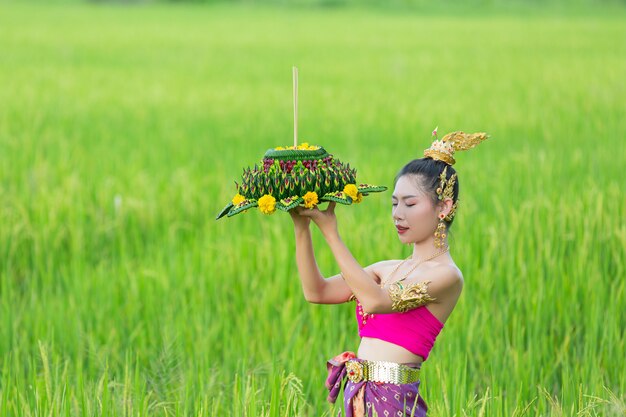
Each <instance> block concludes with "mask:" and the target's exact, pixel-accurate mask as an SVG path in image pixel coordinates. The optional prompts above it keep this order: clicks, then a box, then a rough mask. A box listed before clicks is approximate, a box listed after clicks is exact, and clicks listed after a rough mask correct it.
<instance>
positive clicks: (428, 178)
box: [393, 158, 459, 228]
mask: <svg viewBox="0 0 626 417" xmlns="http://www.w3.org/2000/svg"><path fill="white" fill-rule="evenodd" d="M446 166H447V167H448V170H447V171H446V180H448V179H450V177H451V176H452V175H453V174H455V173H456V171H455V169H454V168H453V167H452V165H448V164H447V163H445V162H443V161H438V160H434V159H432V158H420V159H414V160H412V161H411V162H409V163H408V164H406V165H405V166H404V167H402V169H401V170H400V172H398V175H396V178H395V180H394V182H393V184H394V186H395V185H396V183H397V182H398V180H399V179H400V177H403V176H405V175H412V176H413V177H414V178H415V179H416V180H417V181H415V185H416V186H417V187H418V189H420V190H421V191H422V192H424V193H425V194H426V195H428V196H430V198H431V199H432V202H433V206H436V205H437V203H438V202H439V198H438V195H437V187H439V184H440V183H439V176H440V175H441V173H442V172H443V169H444V168H445V167H446ZM452 194H453V196H452V200H453V201H452V203H455V202H456V201H457V199H458V198H459V177H458V175H457V178H456V181H455V182H454V187H452ZM455 218H456V216H454V217H453V218H452V220H450V221H449V222H448V221H447V220H446V221H445V222H446V224H447V226H448V228H449V227H450V226H451V225H452V222H454V219H455Z"/></svg>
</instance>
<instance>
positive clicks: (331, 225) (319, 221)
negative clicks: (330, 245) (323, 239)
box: [293, 201, 337, 236]
mask: <svg viewBox="0 0 626 417" xmlns="http://www.w3.org/2000/svg"><path fill="white" fill-rule="evenodd" d="M336 205H337V203H335V202H334V201H331V202H330V203H328V207H327V208H326V210H320V209H319V208H318V207H314V208H312V209H308V208H304V207H302V206H298V207H295V208H294V209H293V210H296V212H297V213H298V214H299V215H300V216H304V217H309V218H311V220H313V223H315V224H316V225H317V227H318V228H319V229H320V231H321V232H322V234H323V235H324V236H327V235H329V234H331V233H335V232H336V231H337V217H336V216H335V206H336Z"/></svg>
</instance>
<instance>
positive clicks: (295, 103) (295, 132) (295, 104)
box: [293, 67, 298, 149]
mask: <svg viewBox="0 0 626 417" xmlns="http://www.w3.org/2000/svg"><path fill="white" fill-rule="evenodd" d="M293 147H294V149H296V148H297V147H298V68H297V67H293Z"/></svg>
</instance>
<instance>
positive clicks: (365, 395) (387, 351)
mask: <svg viewBox="0 0 626 417" xmlns="http://www.w3.org/2000/svg"><path fill="white" fill-rule="evenodd" d="M433 135H435V136H436V129H435V131H434V132H433ZM486 138H487V136H486V135H485V134H484V133H477V134H473V135H467V134H464V133H463V132H454V133H451V134H448V135H446V136H445V137H444V138H443V139H442V140H435V141H434V142H433V143H432V145H431V147H430V148H428V149H426V150H425V151H424V158H421V159H416V160H413V161H411V162H409V163H408V164H406V165H405V166H404V167H403V168H402V169H401V170H400V172H399V173H398V175H397V176H396V179H395V184H394V191H393V195H392V197H391V199H392V207H393V208H392V218H393V222H394V225H395V227H396V229H397V233H398V238H399V240H400V241H401V242H402V243H405V244H411V245H413V252H412V254H411V255H410V256H409V257H408V258H406V259H404V260H385V261H381V262H377V263H375V264H372V265H369V266H367V267H365V268H363V267H362V266H361V265H360V264H359V263H358V262H357V260H356V259H354V257H353V256H352V254H351V253H350V251H349V250H348V248H347V247H346V246H345V245H344V243H343V242H342V240H341V237H340V236H339V233H338V230H337V219H336V217H335V213H334V210H335V203H332V202H331V203H330V204H329V205H328V207H327V209H326V210H323V211H322V210H319V209H318V208H314V209H306V208H303V207H297V208H295V209H293V210H291V211H290V214H291V217H292V219H293V222H294V227H295V234H296V261H297V265H298V271H299V274H300V279H301V282H302V290H303V292H304V296H305V298H306V300H307V301H309V302H311V303H316V304H339V303H344V302H347V301H350V300H356V316H357V323H358V327H359V335H360V336H361V344H360V346H359V349H358V352H357V355H355V354H354V353H352V352H344V353H343V354H341V355H338V356H336V357H335V358H333V359H331V360H329V361H328V364H327V367H328V371H329V377H328V380H327V381H326V386H327V388H328V389H329V390H330V395H329V398H328V399H329V401H331V402H334V401H335V399H336V397H337V395H338V392H339V390H340V389H341V385H342V381H343V380H344V377H347V381H346V383H345V387H344V408H345V411H346V416H347V417H350V416H355V417H356V416H365V415H367V416H372V415H379V416H425V415H426V411H427V409H428V408H427V406H426V403H425V402H424V400H423V398H422V397H421V395H420V394H419V390H418V388H419V383H420V380H419V371H420V368H421V365H422V362H424V361H425V360H426V358H427V357H428V353H429V352H430V350H431V349H432V346H433V344H434V342H435V339H436V337H437V335H438V334H439V332H440V331H441V329H442V328H443V326H444V323H445V322H446V320H447V319H448V317H449V316H450V314H451V313H452V310H453V309H454V307H455V305H456V303H457V301H458V299H459V296H460V295H461V291H462V289H463V275H462V273H461V271H460V270H459V268H458V267H457V266H456V265H455V263H454V260H453V259H452V256H451V255H450V253H449V249H448V243H447V238H446V237H447V234H448V233H447V231H448V229H449V228H450V226H451V225H452V222H453V219H454V215H455V214H456V209H457V206H458V201H459V200H458V194H459V184H458V181H457V174H456V171H455V170H454V168H452V165H453V164H454V162H455V160H454V156H453V155H454V152H455V151H456V150H466V149H471V148H473V147H474V146H476V145H477V144H478V143H480V142H481V141H483V140H485V139H486ZM311 221H313V222H314V223H315V224H316V225H317V227H318V228H319V229H320V231H321V232H322V234H323V236H324V238H325V240H326V242H327V243H328V245H329V246H330V249H331V250H332V252H333V255H334V257H335V259H336V261H337V263H338V265H339V268H340V269H341V273H340V274H338V275H335V276H332V277H330V278H328V279H324V277H323V276H322V275H321V273H320V271H319V268H318V267H317V264H316V262H315V255H314V253H313V245H312V241H311V233H310V229H309V225H310V222H311Z"/></svg>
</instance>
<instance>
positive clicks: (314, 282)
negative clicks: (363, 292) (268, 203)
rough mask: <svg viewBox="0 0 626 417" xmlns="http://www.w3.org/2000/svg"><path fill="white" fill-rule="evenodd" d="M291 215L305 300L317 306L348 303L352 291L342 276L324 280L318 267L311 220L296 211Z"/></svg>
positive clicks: (297, 262)
mask: <svg viewBox="0 0 626 417" xmlns="http://www.w3.org/2000/svg"><path fill="white" fill-rule="evenodd" d="M289 213H290V214H291V218H292V219H293V222H294V229H295V237H296V264H297V266H298V272H299V275H300V281H301V283H302V292H303V294H304V298H305V299H306V300H307V301H308V302H310V303H315V304H340V303H344V302H346V301H348V299H349V298H350V296H351V295H352V291H350V287H349V286H348V285H347V284H346V283H345V282H344V281H343V279H342V278H341V275H335V276H332V277H330V278H328V279H324V277H323V276H322V274H321V272H320V270H319V267H318V266H317V262H316V261H315V253H314V252H313V242H312V240H311V230H310V229H309V224H310V221H311V219H310V218H308V217H304V216H300V215H299V214H298V212H297V211H296V210H291V211H290V212H289Z"/></svg>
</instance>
